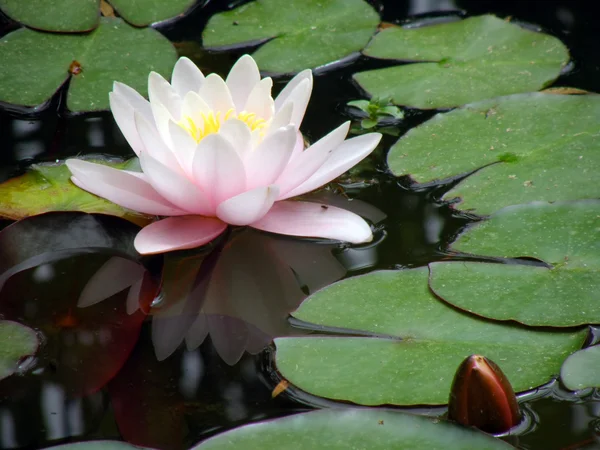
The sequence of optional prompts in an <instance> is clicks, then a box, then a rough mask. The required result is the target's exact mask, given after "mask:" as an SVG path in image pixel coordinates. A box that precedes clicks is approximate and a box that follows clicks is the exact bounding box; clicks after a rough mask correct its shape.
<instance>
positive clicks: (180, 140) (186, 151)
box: [168, 120, 198, 178]
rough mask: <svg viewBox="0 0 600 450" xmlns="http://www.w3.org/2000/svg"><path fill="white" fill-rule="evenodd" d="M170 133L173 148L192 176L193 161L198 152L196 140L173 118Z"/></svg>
mask: <svg viewBox="0 0 600 450" xmlns="http://www.w3.org/2000/svg"><path fill="white" fill-rule="evenodd" d="M168 133H169V136H170V141H171V143H172V144H171V149H172V151H173V153H174V154H175V157H176V158H177V160H178V161H179V164H180V165H181V167H182V168H183V171H184V172H185V174H186V175H187V176H188V177H189V178H192V163H193V161H194V155H195V154H196V147H197V146H198V144H196V141H195V140H194V138H192V137H191V136H190V134H189V133H188V132H187V131H186V130H184V129H183V128H181V127H180V126H179V125H177V124H176V123H175V122H173V121H172V120H169V122H168Z"/></svg>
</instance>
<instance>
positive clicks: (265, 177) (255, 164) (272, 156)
mask: <svg viewBox="0 0 600 450" xmlns="http://www.w3.org/2000/svg"><path fill="white" fill-rule="evenodd" d="M295 143H296V129H295V128H294V127H293V126H291V125H288V126H287V127H285V128H280V129H279V130H277V131H276V132H275V133H273V134H271V135H270V136H268V137H266V138H265V139H264V140H263V141H262V142H261V143H260V144H259V145H258V147H256V149H255V150H254V151H252V152H251V153H250V154H249V155H248V158H247V159H246V161H245V162H244V166H245V167H246V179H247V181H246V189H254V188H256V187H259V186H268V185H270V184H273V182H274V181H275V180H276V179H277V178H278V177H279V175H280V174H281V172H282V171H283V169H285V167H286V165H287V163H288V161H289V160H290V157H291V155H292V151H293V150H294V144H295Z"/></svg>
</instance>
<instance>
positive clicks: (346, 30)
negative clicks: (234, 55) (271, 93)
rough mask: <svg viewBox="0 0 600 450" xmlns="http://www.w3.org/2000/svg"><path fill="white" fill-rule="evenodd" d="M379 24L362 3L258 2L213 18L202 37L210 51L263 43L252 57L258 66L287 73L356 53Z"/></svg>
mask: <svg viewBox="0 0 600 450" xmlns="http://www.w3.org/2000/svg"><path fill="white" fill-rule="evenodd" d="M379 20H380V19H379V15H378V14H377V12H376V11H375V10H374V9H373V8H372V7H371V6H370V5H369V4H368V3H367V2H365V1H364V0H288V1H285V2H282V1H280V0H261V1H256V2H250V3H246V4H244V5H242V6H240V7H238V8H236V9H234V10H232V11H227V12H224V13H219V14H215V15H214V16H213V17H211V19H210V20H209V21H208V24H207V25H206V29H205V30H204V33H203V34H202V38H203V43H204V46H205V47H208V48H210V49H219V48H221V49H225V48H231V47H241V46H245V45H246V46H249V45H256V44H257V43H263V42H266V43H265V44H264V45H262V46H261V47H260V48H259V49H258V50H257V51H256V52H254V53H253V55H252V56H253V57H254V59H255V60H256V62H257V63H258V66H259V67H260V68H261V69H262V70H265V71H267V72H276V73H291V72H299V71H301V70H303V69H306V68H315V67H320V66H324V65H326V64H329V63H331V62H334V61H338V60H340V59H342V58H345V57H347V56H349V55H351V54H353V53H356V52H358V51H359V50H361V49H362V48H363V47H364V46H365V45H366V44H367V42H369V39H371V36H372V35H373V33H375V30H376V28H377V24H378V23H379ZM267 41H268V42H267Z"/></svg>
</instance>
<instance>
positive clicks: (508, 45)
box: [354, 15, 569, 109]
mask: <svg viewBox="0 0 600 450" xmlns="http://www.w3.org/2000/svg"><path fill="white" fill-rule="evenodd" d="M364 54H365V55H367V56H371V57H374V58H382V59H392V60H399V61H421V62H420V63H418V64H406V65H402V66H395V67H389V68H385V69H377V70H371V71H367V72H360V73H357V74H356V75H354V79H355V80H356V81H357V82H358V84H360V86H361V87H362V88H363V89H365V90H366V91H367V92H368V93H369V94H371V95H373V96H376V97H392V99H393V101H394V103H396V104H399V105H406V106H412V107H415V108H421V109H433V108H450V107H453V106H458V105H463V104H465V103H470V102H474V101H477V100H482V99H485V98H490V97H498V96H501V95H508V94H515V93H519V92H530V91H536V90H538V89H542V88H543V87H545V86H547V85H548V84H550V83H551V82H552V81H553V80H554V79H556V78H557V77H558V75H559V74H560V71H561V69H562V68H563V66H564V65H565V64H566V63H567V62H568V61H569V53H568V51H567V48H566V47H565V46H564V45H563V44H562V43H561V42H560V41H559V40H558V39H556V38H555V37H552V36H549V35H546V34H542V33H536V32H533V31H530V30H526V29H524V28H521V27H520V26H518V25H515V24H512V23H510V22H508V21H505V20H501V19H498V18H497V17H494V16H491V15H485V16H478V17H470V18H468V19H465V20H461V21H458V22H450V23H444V24H437V25H430V26H424V27H418V28H401V27H390V28H386V29H385V30H383V31H382V32H380V33H379V34H377V35H376V36H375V38H374V39H373V40H372V41H371V43H370V44H369V46H368V47H367V48H366V49H365V50H364Z"/></svg>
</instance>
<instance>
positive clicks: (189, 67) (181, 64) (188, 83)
mask: <svg viewBox="0 0 600 450" xmlns="http://www.w3.org/2000/svg"><path fill="white" fill-rule="evenodd" d="M202 83H204V75H203V74H202V71H201V70H200V69H198V67H197V66H196V64H194V63H193V62H192V61H190V59H189V58H186V57H185V56H184V57H181V58H179V60H178V61H177V63H176V64H175V67H174V68H173V76H172V77H171V85H172V86H173V89H175V92H177V93H178V94H179V96H180V97H181V98H183V97H184V96H185V94H187V93H188V92H190V91H191V92H196V93H198V92H200V86H202Z"/></svg>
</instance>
